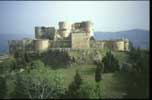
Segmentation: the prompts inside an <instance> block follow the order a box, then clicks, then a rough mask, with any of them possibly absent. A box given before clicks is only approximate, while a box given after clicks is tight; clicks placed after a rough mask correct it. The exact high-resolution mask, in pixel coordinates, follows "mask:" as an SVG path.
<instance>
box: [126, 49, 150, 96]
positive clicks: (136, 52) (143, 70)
mask: <svg viewBox="0 0 152 100" xmlns="http://www.w3.org/2000/svg"><path fill="white" fill-rule="evenodd" d="M128 62H129V63H130V64H132V71H131V72H130V73H127V75H126V77H124V78H125V79H126V80H129V82H128V84H127V95H126V98H148V94H149V93H148V92H149V82H148V81H149V72H148V71H149V54H148V53H147V52H145V51H144V50H141V49H140V48H137V49H136V48H134V49H133V50H132V51H130V52H129V58H128Z"/></svg>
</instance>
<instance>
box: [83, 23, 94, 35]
mask: <svg viewBox="0 0 152 100" xmlns="http://www.w3.org/2000/svg"><path fill="white" fill-rule="evenodd" d="M81 27H82V28H83V30H84V31H85V32H87V35H88V36H89V37H92V36H94V34H93V23H92V22H91V21H84V22H82V23H81Z"/></svg>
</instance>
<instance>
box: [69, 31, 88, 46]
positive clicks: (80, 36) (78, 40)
mask: <svg viewBox="0 0 152 100" xmlns="http://www.w3.org/2000/svg"><path fill="white" fill-rule="evenodd" d="M71 42H72V48H89V47H90V44H89V38H88V36H86V33H73V34H72V35H71Z"/></svg>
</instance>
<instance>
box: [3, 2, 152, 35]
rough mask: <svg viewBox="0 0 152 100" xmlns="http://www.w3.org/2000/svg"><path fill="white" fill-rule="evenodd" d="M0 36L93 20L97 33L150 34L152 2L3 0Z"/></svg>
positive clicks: (29, 32) (28, 32) (31, 32)
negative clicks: (41, 27) (151, 5)
mask: <svg viewBox="0 0 152 100" xmlns="http://www.w3.org/2000/svg"><path fill="white" fill-rule="evenodd" d="M0 14H1V16H0V22H1V23H0V30H1V31H0V33H17V34H34V26H46V27H48V26H54V27H55V28H58V22H59V21H68V22H71V23H73V22H80V21H85V20H91V21H92V22H93V23H94V30H95V31H102V32H117V31H124V30H132V29H143V30H148V31H149V16H150V15H149V1H13V2H11V1H0Z"/></svg>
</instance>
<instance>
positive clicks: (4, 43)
mask: <svg viewBox="0 0 152 100" xmlns="http://www.w3.org/2000/svg"><path fill="white" fill-rule="evenodd" d="M23 38H34V34H8V33H7V34H4V33H0V53H7V52H8V40H20V39H23Z"/></svg>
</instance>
